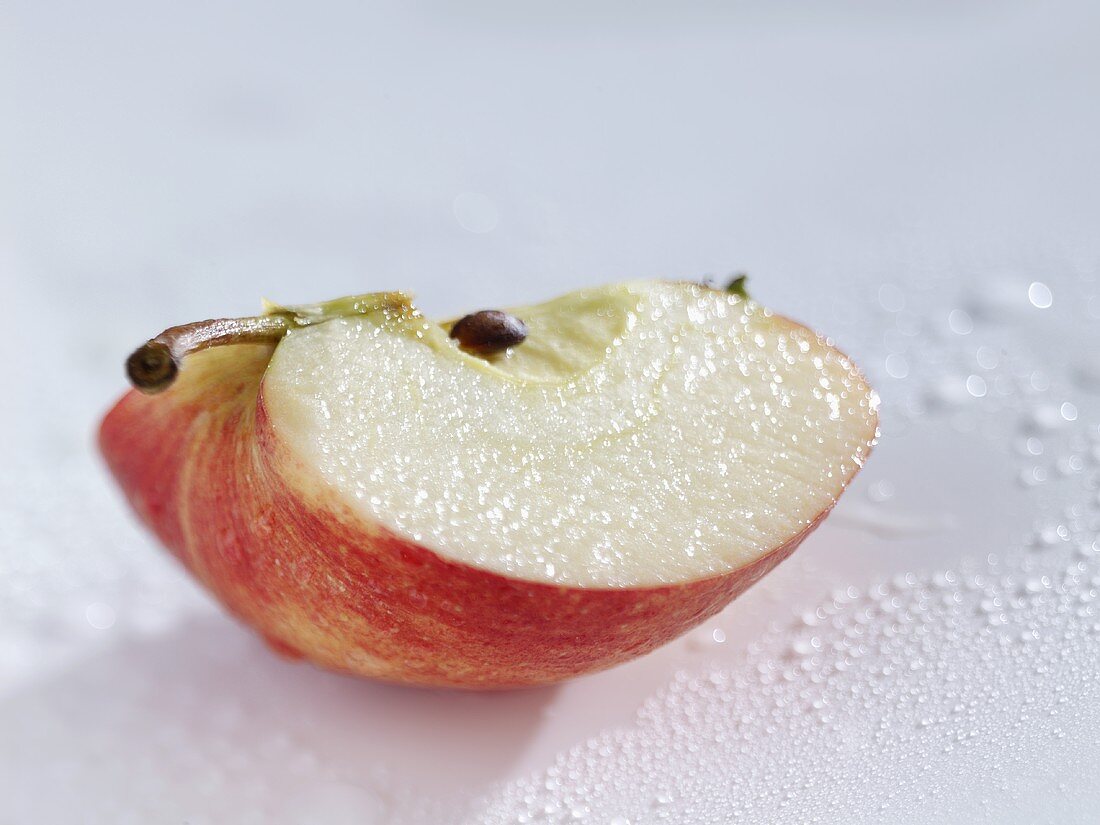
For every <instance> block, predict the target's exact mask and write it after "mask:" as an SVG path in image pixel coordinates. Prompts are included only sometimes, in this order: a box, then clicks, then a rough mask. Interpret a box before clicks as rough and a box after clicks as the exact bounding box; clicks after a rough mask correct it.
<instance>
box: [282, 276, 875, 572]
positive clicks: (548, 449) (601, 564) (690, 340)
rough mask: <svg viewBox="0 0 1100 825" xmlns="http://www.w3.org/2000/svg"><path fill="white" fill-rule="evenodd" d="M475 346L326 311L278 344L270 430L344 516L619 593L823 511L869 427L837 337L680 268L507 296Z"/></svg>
mask: <svg viewBox="0 0 1100 825" xmlns="http://www.w3.org/2000/svg"><path fill="white" fill-rule="evenodd" d="M514 312H515V314H516V315H518V316H519V317H520V318H523V319H524V320H525V321H527V323H528V325H529V327H530V333H529V335H528V340H527V341H526V342H525V343H524V344H523V345H521V346H520V347H517V348H516V349H515V350H513V351H511V352H510V353H509V354H508V355H507V356H504V357H500V358H497V359H494V360H491V361H486V360H484V359H479V358H476V357H474V356H470V355H467V354H465V353H462V352H461V351H459V350H458V348H457V347H456V346H455V345H454V342H453V341H450V340H449V339H448V337H447V333H446V330H445V329H444V328H443V327H440V326H438V325H435V324H429V323H427V322H424V321H422V320H419V319H390V320H388V321H377V320H373V319H369V318H364V319H342V320H336V321H331V322H328V323H325V324H321V325H318V326H315V327H311V328H308V329H302V330H295V331H293V332H292V333H291V334H289V335H288V336H287V338H286V339H285V340H284V341H283V342H282V343H281V344H280V345H279V347H278V348H277V349H276V351H275V355H274V357H273V358H272V361H271V363H270V365H269V367H268V370H267V374H266V376H265V379H264V385H263V389H262V392H263V396H264V403H265V404H266V407H267V411H268V414H269V415H270V419H271V422H272V425H273V426H274V428H275V432H276V434H277V435H278V436H279V438H280V439H281V440H282V441H283V442H284V443H285V444H287V445H289V446H290V447H291V449H292V450H294V451H295V452H296V453H297V455H298V456H299V457H300V458H301V459H302V460H303V462H304V463H305V464H306V465H307V466H313V467H316V469H317V472H318V473H319V475H320V477H321V478H322V479H323V480H324V481H326V482H327V483H328V484H329V485H330V486H331V487H332V488H334V489H335V490H337V491H338V492H340V493H341V494H342V495H343V496H344V497H345V498H346V499H347V501H348V502H349V503H350V504H351V506H352V507H353V508H355V509H357V510H358V511H359V512H360V513H361V514H362V515H363V516H364V517H366V518H368V519H369V520H372V521H377V522H380V523H382V524H383V525H386V526H388V527H389V528H391V529H393V530H394V531H395V532H397V533H398V534H400V535H403V536H406V537H408V538H411V539H413V540H414V541H416V542H418V543H421V544H423V545H425V546H427V547H430V548H432V549H434V550H436V551H438V552H439V553H440V554H441V555H443V556H445V557H447V558H451V559H455V560H458V561H462V562H466V563H469V564H471V565H474V566H476V567H480V568H483V569H488V570H492V571H496V572H499V573H503V574H506V575H509V576H513V577H516V578H522V579H530V580H537V581H546V582H558V583H562V584H568V585H579V586H596V587H618V586H637V585H654V584H659V583H667V582H678V581H684V580H690V579H696V578H701V577H705V576H708V575H711V574H715V573H722V572H727V571H729V570H731V569H734V568H737V567H740V566H742V565H744V564H747V563H749V562H751V561H753V560H755V559H757V558H759V557H760V556H762V555H763V554H765V553H766V552H767V551H768V550H770V549H772V548H774V547H776V546H778V545H781V544H783V543H784V542H785V541H787V540H789V539H790V538H792V537H794V536H795V535H797V534H798V533H799V532H801V530H802V529H803V528H805V527H806V526H807V525H808V524H810V523H811V522H813V521H814V519H815V518H816V517H817V516H818V515H819V514H820V513H821V512H823V511H825V510H827V509H828V508H829V507H830V506H831V505H832V503H833V502H834V501H835V499H836V497H837V496H838V495H839V494H840V492H841V491H842V489H843V486H844V484H845V483H846V481H847V480H848V479H849V478H850V477H851V476H852V475H853V474H854V473H855V471H856V469H858V466H859V465H860V464H861V463H862V461H863V458H864V457H865V455H866V453H867V452H868V450H869V448H870V445H871V442H872V440H873V438H874V434H875V409H874V408H875V396H874V393H873V392H872V391H871V390H870V389H869V388H868V387H867V385H866V384H865V383H864V381H863V380H862V378H861V377H860V375H859V374H858V372H857V371H856V370H855V368H854V367H853V366H852V364H851V363H850V362H849V361H848V359H847V358H846V357H844V356H843V355H842V354H841V353H839V352H837V351H836V350H834V349H832V348H831V347H829V346H828V345H827V344H826V343H825V342H824V341H823V340H822V339H820V338H819V337H818V336H816V335H814V334H813V333H811V332H809V331H808V330H806V329H804V328H802V327H799V326H797V325H795V324H792V323H791V322H789V321H787V320H785V319H782V318H778V317H775V316H773V315H771V314H770V313H769V312H768V311H767V310H765V309H763V308H762V307H760V306H759V305H757V304H755V303H753V302H751V301H746V300H743V299H740V298H737V297H735V296H730V295H725V294H722V293H719V292H715V291H713V290H709V289H705V288H701V287H698V286H695V285H689V284H669V283H642V284H626V285H618V286H611V287H605V288H601V289H593V290H586V291H583V292H579V293H573V294H572V295H569V296H565V297H564V298H562V299H559V300H558V301H551V302H549V303H547V304H543V305H540V306H538V307H532V308H527V309H519V310H514Z"/></svg>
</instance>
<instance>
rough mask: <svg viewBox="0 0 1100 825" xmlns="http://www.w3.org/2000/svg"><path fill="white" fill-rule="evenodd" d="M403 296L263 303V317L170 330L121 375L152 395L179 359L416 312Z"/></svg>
mask: <svg viewBox="0 0 1100 825" xmlns="http://www.w3.org/2000/svg"><path fill="white" fill-rule="evenodd" d="M415 312H416V310H415V309H414V308H413V305H412V300H411V299H410V297H409V296H408V295H406V294H405V293H403V292H375V293H370V294H368V295H357V296H354V297H351V298H338V299H337V300H335V301H328V302H326V303H322V304H312V305H309V306H293V307H283V306H278V305H276V304H271V303H268V302H266V301H265V302H264V314H263V315H257V316H254V317H250V318H217V319H214V320H210V321H196V322H194V323H191V324H183V325H182V326H178V327H170V328H168V329H166V330H165V331H164V332H162V333H161V334H160V335H158V336H157V337H156V338H152V339H150V340H149V341H146V342H145V343H144V344H142V345H141V346H140V347H138V348H137V349H136V350H134V352H133V353H131V355H130V357H129V358H127V359H126V375H127V376H128V377H129V379H130V383H131V384H133V385H134V387H135V388H136V389H138V390H140V391H141V392H143V393H145V394H147V395H153V394H155V393H158V392H163V391H164V390H166V389H168V388H169V387H170V386H172V383H173V382H174V381H175V380H176V376H177V375H179V371H180V369H181V368H182V366H183V359H184V356H186V355H189V354H190V353H192V352H200V351H201V350H204V349H209V348H210V347H220V346H225V345H226V344H271V343H276V342H278V341H279V340H281V339H282V337H283V336H284V335H286V334H287V333H288V332H289V331H290V330H292V329H296V328H299V327H306V326H310V325H311V324H319V323H321V322H323V321H330V320H332V319H333V318H348V317H352V316H355V315H372V314H375V313H383V314H385V315H387V316H390V317H396V316H406V317H407V316H411V315H413V314H415Z"/></svg>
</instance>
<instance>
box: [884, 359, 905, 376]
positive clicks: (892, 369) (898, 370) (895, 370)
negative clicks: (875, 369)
mask: <svg viewBox="0 0 1100 825" xmlns="http://www.w3.org/2000/svg"><path fill="white" fill-rule="evenodd" d="M886 373H887V374H888V375H889V376H890V377H891V378H905V377H906V376H907V375H909V362H908V361H906V360H905V356H903V355H898V354H897V353H894V354H893V355H887V356H886Z"/></svg>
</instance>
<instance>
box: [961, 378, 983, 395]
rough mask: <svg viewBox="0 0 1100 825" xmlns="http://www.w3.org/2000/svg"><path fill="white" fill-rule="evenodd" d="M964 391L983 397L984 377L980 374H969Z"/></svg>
mask: <svg viewBox="0 0 1100 825" xmlns="http://www.w3.org/2000/svg"><path fill="white" fill-rule="evenodd" d="M966 391H967V392H968V393H970V394H971V395H972V396H974V397H975V398H984V397H985V393H986V386H985V379H984V378H982V377H981V376H980V375H971V376H969V377H968V378H967V379H966Z"/></svg>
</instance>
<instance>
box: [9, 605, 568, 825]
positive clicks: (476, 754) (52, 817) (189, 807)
mask: <svg viewBox="0 0 1100 825" xmlns="http://www.w3.org/2000/svg"><path fill="white" fill-rule="evenodd" d="M556 691H557V688H554V687H551V688H538V689H530V690H522V691H512V692H505V693H491V694H475V693H463V692H457V691H446V690H425V689H417V688H404V687H399V686H392V685H385V684H379V683H373V682H369V681H364V680H361V679H355V678H352V677H347V676H341V675H337V674H332V673H326V672H323V671H320V670H317V669H316V668H314V667H312V666H309V665H305V664H301V663H296V662H288V661H283V660H280V659H279V658H277V657H276V656H274V655H272V654H271V653H270V652H269V651H267V650H266V649H265V648H264V647H263V645H262V643H261V642H260V641H259V640H258V639H257V638H256V637H255V636H253V635H252V634H251V633H249V632H248V631H246V630H245V629H243V628H240V627H238V626H236V625H235V624H233V623H232V622H231V621H230V620H228V619H226V618H224V617H219V616H208V617H201V618H195V619H193V620H190V621H188V622H186V623H184V624H182V625H181V626H179V627H178V628H177V629H176V630H175V631H173V632H171V633H169V634H167V635H165V636H161V637H157V638H144V639H143V638H132V639H129V640H127V641H125V642H122V643H121V644H120V645H119V646H118V647H117V648H115V649H114V650H112V651H109V652H107V653H105V654H103V655H101V656H98V657H96V658H94V659H92V660H89V661H86V662H84V663H82V664H80V665H77V666H74V667H72V668H71V669H69V670H67V671H65V672H62V673H59V674H57V675H55V676H54V677H53V678H51V679H50V680H48V681H45V682H41V683H38V684H36V685H33V686H31V687H28V688H26V689H24V690H23V691H22V692H19V693H16V694H15V695H13V696H10V697H8V699H7V700H6V701H5V702H4V704H3V706H2V707H0V730H2V731H4V736H5V739H7V740H8V743H9V747H8V748H6V749H5V753H4V754H3V758H4V759H6V760H12V763H11V764H7V765H4V764H0V777H3V778H0V796H2V798H4V799H6V800H7V801H6V802H5V803H4V805H3V806H0V810H2V809H4V808H8V807H9V806H10V805H12V804H14V805H15V811H14V814H15V815H16V817H17V818H16V819H15V820H13V821H35V822H53V821H64V820H65V818H66V817H68V820H67V821H84V822H87V821H100V820H102V821H110V822H121V821H125V817H127V816H131V817H140V818H139V819H137V820H136V821H141V822H146V823H151V822H161V821H165V822H179V821H187V822H190V823H199V822H204V821H207V820H206V819H204V818H203V817H214V819H212V820H210V821H223V820H222V819H221V818H220V817H222V816H230V815H232V816H235V817H245V818H244V819H237V820H235V821H247V816H248V815H254V816H256V817H257V821H265V817H271V816H273V815H278V818H279V821H291V822H297V821H303V822H304V821H315V819H314V817H315V816H317V815H319V814H320V813H321V811H322V810H323V809H324V806H325V804H328V803H329V802H331V800H332V798H333V797H336V798H338V799H339V803H338V804H337V805H336V808H338V810H334V811H333V812H331V814H330V816H329V818H328V819H327V820H326V821H327V822H328V823H329V825H337V823H339V822H343V821H344V818H345V816H346V817H347V818H348V819H349V821H356V822H359V823H364V822H367V823H369V822H373V821H386V820H387V819H388V814H387V810H388V809H390V808H391V807H393V806H395V805H396V806H397V807H400V808H402V809H406V808H408V807H409V802H408V800H407V799H406V800H396V799H393V798H390V795H391V794H392V793H395V792H396V791H395V790H394V788H395V787H396V786H397V785H398V784H400V785H401V786H402V788H404V790H403V791H402V793H405V794H409V793H415V792H416V790H417V788H418V786H420V789H421V790H423V792H424V794H423V795H424V797H425V799H427V797H428V796H429V793H428V792H429V791H430V796H431V797H432V798H433V800H435V801H436V802H438V801H439V800H441V799H447V798H453V800H454V802H455V804H456V805H457V804H459V801H460V800H461V799H465V798H468V797H470V796H473V795H476V794H478V793H480V792H481V791H482V790H484V789H487V788H489V787H490V786H491V785H492V784H493V783H495V782H498V781H501V780H504V779H506V778H508V776H509V770H510V769H511V768H512V767H513V765H514V763H515V761H516V759H517V755H518V754H519V753H520V752H522V750H523V749H524V747H525V746H526V745H527V743H528V741H529V740H530V739H531V738H532V737H533V736H534V734H535V732H536V731H537V730H538V728H539V727H540V724H541V720H542V718H543V715H544V710H545V708H546V707H547V705H548V703H550V702H551V700H552V698H553V696H554V694H555V693H556ZM14 743H19V744H18V746H15V747H13V746H12V745H13V744H14ZM16 754H18V757H16ZM21 775H22V776H24V777H27V778H28V779H29V777H32V776H34V777H37V781H36V782H34V783H33V784H34V785H35V786H37V787H38V788H41V787H48V786H51V785H53V786H55V787H58V788H65V789H66V791H65V793H59V794H57V795H55V796H54V797H52V798H49V799H42V798H41V797H37V798H34V799H29V798H28V799H24V798H22V797H21V793H25V792H26V791H25V790H24V789H25V788H27V787H28V786H30V785H31V783H30V782H29V781H27V782H22V781H20V779H19V777H20V776H21ZM45 777H49V780H48V781H44V778H45ZM398 777H399V778H400V783H397V782H394V781H391V778H398ZM9 782H10V786H9V785H8V783H9ZM5 786H8V787H5ZM104 787H112V788H126V789H128V790H127V791H126V795H125V797H120V798H118V799H117V800H115V802H114V803H111V804H112V805H115V804H117V808H112V809H110V810H109V809H106V808H104V809H103V810H99V809H98V808H97V809H96V810H94V811H89V810H88V809H87V808H86V807H84V806H83V805H82V803H81V799H82V798H83V799H85V800H88V799H94V800H96V804H97V805H98V804H99V802H100V801H101V800H103V794H102V792H101V789H102V788H104ZM230 800H231V802H230ZM433 804H435V803H433ZM226 805H231V807H230V808H229V809H227V808H226V807H225V806H226ZM295 806H299V807H301V809H302V811H301V813H302V817H301V818H299V817H298V816H296V815H290V816H288V815H287V814H288V812H289V809H292V808H294V807H295ZM250 812H251V813H250ZM291 813H292V812H291ZM452 813H453V811H452ZM19 817H22V818H19ZM89 817H92V819H89ZM95 817H98V819H97V818H95ZM115 817H120V818H115ZM185 818H186V819H185ZM0 819H2V817H0Z"/></svg>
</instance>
